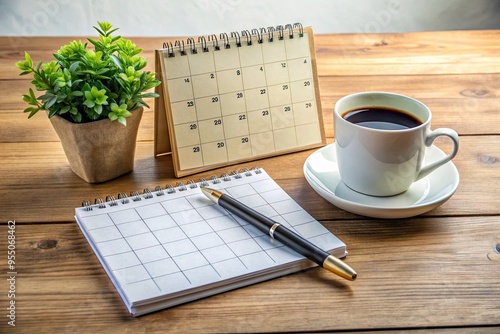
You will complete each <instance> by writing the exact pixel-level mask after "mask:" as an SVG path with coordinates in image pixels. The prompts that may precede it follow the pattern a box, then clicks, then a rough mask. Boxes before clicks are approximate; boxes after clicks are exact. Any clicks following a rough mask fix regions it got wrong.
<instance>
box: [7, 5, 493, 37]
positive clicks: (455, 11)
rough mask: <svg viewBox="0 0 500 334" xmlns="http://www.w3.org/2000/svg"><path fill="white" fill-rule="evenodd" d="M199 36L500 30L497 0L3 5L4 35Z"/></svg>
mask: <svg viewBox="0 0 500 334" xmlns="http://www.w3.org/2000/svg"><path fill="white" fill-rule="evenodd" d="M96 21H109V22H111V23H112V24H113V25H114V26H115V27H119V28H120V34H121V35H123V36H199V35H209V34H212V33H217V34H218V33H220V32H230V31H241V30H243V29H252V28H255V27H268V26H276V25H278V24H282V25H284V24H287V23H294V22H301V23H302V24H303V25H304V26H309V25H310V26H312V27H313V28H314V31H315V33H329V32H341V33H344V32H363V33H370V32H405V31H422V30H457V29H498V28H500V1H498V0H302V1H299V0H274V1H264V0H175V1H174V0H0V23H1V24H0V36H17V37H21V36H57V35H61V36H65V35H68V36H88V35H95V32H94V30H93V29H92V26H93V25H95V24H96Z"/></svg>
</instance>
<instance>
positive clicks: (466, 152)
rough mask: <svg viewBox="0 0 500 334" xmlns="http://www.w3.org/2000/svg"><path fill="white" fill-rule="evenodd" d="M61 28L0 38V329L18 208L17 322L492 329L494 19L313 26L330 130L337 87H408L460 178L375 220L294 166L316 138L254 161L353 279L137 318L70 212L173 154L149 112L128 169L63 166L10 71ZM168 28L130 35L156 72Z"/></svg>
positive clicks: (499, 259) (161, 179)
mask: <svg viewBox="0 0 500 334" xmlns="http://www.w3.org/2000/svg"><path fill="white" fill-rule="evenodd" d="M70 40H72V39H70V38H23V37H20V38H6V37H3V38H0V50H1V51H0V54H1V56H0V92H1V97H0V112H1V117H2V120H1V122H0V175H1V176H0V198H1V199H0V206H1V210H0V223H1V238H0V251H1V253H2V257H1V260H0V268H2V269H1V272H0V278H1V279H0V281H1V282H2V283H1V284H0V295H1V296H2V297H1V307H0V316H1V317H0V319H1V320H0V321H1V324H0V331H1V332H3V331H4V330H5V329H6V328H8V329H11V328H10V326H8V325H7V321H8V318H7V315H8V312H9V311H8V310H6V307H8V300H7V298H6V295H7V293H8V291H9V286H8V285H7V284H6V281H7V279H8V278H9V275H8V274H7V272H8V271H9V269H8V267H7V256H6V253H7V250H8V244H7V238H8V222H9V221H14V220H15V238H16V239H15V247H16V248H15V252H16V254H15V255H16V263H15V270H16V271H17V275H15V276H16V277H15V305H16V322H15V324H16V328H15V329H16V330H18V332H20V333H21V332H22V333H28V332H30V333H34V332H40V333H48V332H52V333H66V332H69V333H77V332H87V333H89V332H92V333H101V332H105V331H107V332H120V333H146V332H148V333H149V332H155V331H158V332H169V331H172V332H182V333H188V332H292V331H298V332H305V331H306V332H307V331H311V332H317V331H340V332H341V331H350V332H365V331H372V330H383V331H384V332H399V331H403V330H405V331H406V332H414V333H416V332H418V333H420V332H422V331H419V329H426V330H425V331H423V332H432V331H434V330H440V329H448V330H447V331H445V332H449V333H476V332H477V333H478V332H481V333H485V332H487V333H498V332H499V330H500V190H499V186H500V145H499V144H500V125H499V124H500V110H499V109H500V44H499V42H498V41H499V40H500V31H467V32H466V31H456V32H423V33H407V34H366V35H365V34H354V35H351V34H346V35H317V36H315V42H316V47H317V58H318V72H319V76H320V78H319V83H320V91H321V98H322V104H323V115H324V120H325V127H326V133H327V136H328V142H329V143H331V142H333V127H332V108H333V104H334V103H335V101H336V100H337V99H338V98H340V97H341V96H343V95H346V94H349V93H353V92H358V91H365V90H382V91H392V92H397V93H402V94H406V95H410V96H412V97H415V98H417V99H420V100H421V101H423V102H424V103H426V104H427V105H428V106H429V107H430V108H431V109H432V110H433V112H434V119H433V127H434V128H437V127H452V128H454V129H456V130H457V132H458V133H459V134H460V136H461V148H460V152H459V154H458V156H457V157H456V158H455V159H454V163H455V165H456V166H457V168H458V170H459V173H460V177H461V180H460V185H459V188H458V190H457V192H456V193H455V195H454V196H453V197H452V198H451V199H450V200H449V201H448V202H446V203H445V204H444V205H442V206H441V207H439V208H437V209H435V210H433V211H431V212H428V213H426V214H424V215H422V216H419V217H414V218H409V219H401V220H381V219H370V218H366V217H361V216H357V215H354V214H351V213H349V212H345V211H343V210H341V209H338V208H336V207H335V206H333V205H332V204H330V203H328V202H327V201H325V200H323V199H322V198H321V197H320V196H319V195H317V194H316V193H315V191H314V190H313V189H312V188H311V187H310V186H309V185H308V183H307V182H306V180H305V179H304V176H303V174H302V167H303V164H304V161H305V159H306V158H307V157H308V156H309V155H310V154H311V153H312V152H313V151H312V150H311V151H305V152H300V153H296V154H290V155H285V156H281V157H275V158H270V159H265V160H261V161H258V162H256V163H255V164H256V165H259V166H261V167H263V168H265V169H266V171H267V172H268V173H269V174H270V175H271V176H272V177H273V178H275V179H276V181H277V182H278V183H279V184H280V185H281V186H282V187H283V188H284V189H285V190H286V191H287V192H288V193H289V194H290V195H291V196H292V197H293V198H294V199H295V200H296V201H298V202H299V203H300V204H301V205H302V206H303V207H304V208H305V209H306V210H307V211H309V212H310V213H311V214H312V215H313V216H314V217H315V218H316V219H318V220H320V221H321V222H322V223H323V224H324V225H325V226H326V227H327V228H328V229H329V230H331V231H332V232H333V233H335V234H336V235H337V236H338V237H340V238H341V239H342V240H343V241H344V242H345V243H346V244H347V246H348V251H349V255H348V257H347V259H346V261H347V262H348V263H349V264H350V265H352V266H353V267H354V268H355V269H356V270H357V271H358V273H359V277H358V279H357V280H356V281H354V282H348V281H345V280H342V279H340V278H338V277H336V276H334V275H332V274H330V273H329V272H327V271H326V270H323V269H320V268H314V269H310V270H306V271H302V272H299V273H296V274H292V275H288V276H285V277H282V278H279V279H274V280H271V281H267V282H264V283H260V284H256V285H253V286H249V287H246V288H241V289H238V290H234V291H230V292H227V293H223V294H219V295H216V296H213V297H209V298H206V299H203V300H199V301H194V302H191V303H188V304H184V305H180V306H177V307H173V308H170V309H166V310H163V311H160V312H156V313H154V314H150V315H146V316H143V317H139V318H133V317H132V316H130V315H129V314H128V312H127V310H126V308H125V306H124V304H123V303H122V301H121V299H120V297H119V295H118V293H117V292H116V290H115V289H114V287H113V285H112V283H111V281H110V280H109V278H108V276H107V275H106V273H105V272H104V270H103V268H102V267H101V265H100V263H99V261H98V260H97V258H96V257H95V255H94V253H93V252H92V250H91V248H90V246H89V245H88V243H87V241H86V240H85V238H84V237H83V235H82V233H81V232H80V230H79V228H78V226H77V224H76V223H75V221H74V218H73V214H74V208H75V207H77V206H79V205H80V204H81V202H82V200H83V199H93V198H94V197H105V196H106V195H108V194H113V195H116V194H117V193H119V192H122V191H127V192H129V191H132V190H138V191H142V189H144V188H154V187H155V186H156V185H162V186H165V185H166V184H172V183H175V182H176V181H178V180H176V179H175V178H174V177H173V172H172V166H171V158H170V157H169V156H167V157H160V158H155V157H154V156H153V141H152V139H153V112H152V111H147V112H146V113H145V116H144V117H143V121H142V123H141V128H140V133H139V139H138V140H139V142H138V147H137V154H136V165H135V170H134V172H132V173H130V174H128V175H126V176H123V177H120V178H118V179H116V180H113V181H110V182H107V183H104V184H97V185H92V184H87V183H85V182H84V181H82V180H81V179H79V178H78V177H77V176H75V175H74V174H73V173H72V171H71V170H70V168H69V165H68V163H67V161H66V158H65V156H64V153H63V151H62V148H61V145H60V143H59V141H58V138H57V136H56V134H55V132H54V130H53V129H52V127H51V125H50V122H49V121H48V120H47V118H46V117H45V115H44V114H43V113H40V114H39V115H37V116H35V117H34V118H33V119H30V120H27V119H26V115H24V114H23V113H22V112H21V110H22V109H24V107H25V106H24V103H23V102H22V101H21V99H20V96H21V94H23V93H24V92H25V91H27V88H28V86H29V81H28V80H27V79H26V78H25V77H22V78H20V77H18V70H17V69H16V68H15V66H14V63H15V62H16V61H18V60H21V59H22V58H23V52H24V50H26V51H28V52H30V53H31V55H32V57H33V58H34V59H43V60H49V59H51V54H52V52H54V51H55V50H57V49H58V47H59V46H60V45H62V44H65V43H67V42H69V41H70ZM163 41H164V40H163V39H161V38H136V39H134V42H136V43H137V44H138V45H139V46H140V47H143V48H144V49H145V52H146V53H145V55H146V56H147V57H148V58H149V61H150V63H149V65H148V66H149V67H150V69H151V70H154V69H153V66H154V52H153V50H154V49H155V48H159V47H161V45H162V42H163ZM443 145H444V147H446V144H445V143H443ZM248 165H249V164H243V165H242V166H236V168H241V167H244V166H248ZM224 171H227V168H222V169H219V170H215V171H210V172H205V173H201V174H199V175H195V176H193V178H194V179H198V178H199V177H208V176H210V175H213V174H215V175H220V174H222V172H224ZM188 179H190V178H184V179H182V180H183V181H186V180H188ZM9 300H10V299H9Z"/></svg>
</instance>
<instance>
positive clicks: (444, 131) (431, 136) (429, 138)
mask: <svg viewBox="0 0 500 334" xmlns="http://www.w3.org/2000/svg"><path fill="white" fill-rule="evenodd" d="M439 136H446V137H448V138H450V139H451V141H452V142H453V149H452V151H451V153H450V154H448V155H447V156H446V157H444V158H443V159H441V160H438V161H436V162H434V163H432V164H430V165H427V166H425V167H422V168H421V169H420V171H419V172H418V175H417V179H416V180H415V181H417V180H420V179H421V178H423V177H425V176H427V175H428V174H429V173H430V172H432V171H433V170H435V169H436V168H438V167H439V166H441V165H444V164H445V163H447V162H448V161H450V160H451V159H453V158H454V157H455V156H456V155H457V153H458V146H459V140H458V134H457V133H456V131H455V130H452V129H448V128H441V129H436V130H434V131H431V132H430V133H428V134H427V135H426V138H425V146H427V147H430V146H431V145H432V143H433V142H434V140H435V139H436V138H437V137H439Z"/></svg>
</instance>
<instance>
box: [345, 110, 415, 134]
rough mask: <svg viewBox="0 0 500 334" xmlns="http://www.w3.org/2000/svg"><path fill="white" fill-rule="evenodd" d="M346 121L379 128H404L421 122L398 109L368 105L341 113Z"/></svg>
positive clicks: (412, 126) (409, 127)
mask: <svg viewBox="0 0 500 334" xmlns="http://www.w3.org/2000/svg"><path fill="white" fill-rule="evenodd" d="M342 118H344V119H345V120H346V121H349V122H351V123H354V124H357V125H361V126H364V127H367V128H372V129H380V130H405V129H411V128H414V127H417V126H419V125H420V124H422V121H420V120H419V119H417V118H416V117H415V116H413V115H410V114H407V113H406V112H404V111H402V110H398V109H390V108H385V107H384V108H380V107H369V108H361V109H355V110H351V111H348V112H346V113H344V114H343V115H342Z"/></svg>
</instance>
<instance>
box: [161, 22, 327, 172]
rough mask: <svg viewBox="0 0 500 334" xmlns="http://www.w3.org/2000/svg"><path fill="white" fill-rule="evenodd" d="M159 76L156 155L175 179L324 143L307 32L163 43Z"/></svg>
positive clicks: (288, 29) (295, 29) (286, 29)
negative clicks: (167, 160) (166, 158)
mask: <svg viewBox="0 0 500 334" xmlns="http://www.w3.org/2000/svg"><path fill="white" fill-rule="evenodd" d="M156 72H157V73H158V76H159V79H160V80H161V81H162V85H161V86H158V87H157V89H156V92H157V93H158V94H159V95H160V97H159V98H158V99H157V100H156V106H155V154H156V155H160V154H164V153H169V152H171V153H172V157H173V165H174V172H175V175H176V176H177V177H181V176H184V175H189V174H193V173H197V172H200V171H202V170H208V169H213V168H216V167H221V166H226V165H230V164H234V163H237V162H243V161H251V160H256V159H260V158H263V157H269V156H274V155H278V154H284V153H290V152H295V151H299V150H305V149H310V148H313V147H318V146H322V145H325V143H326V138H325V132H324V128H323V118H322V114H321V100H320V96H319V86H318V77H317V70H316V56H315V49H314V39H313V32H312V29H311V28H310V27H306V28H303V27H302V26H301V25H300V24H295V25H285V26H277V27H269V28H266V29H264V28H261V29H252V30H251V31H249V30H244V31H242V32H241V33H239V32H232V33H222V34H220V35H219V36H217V35H211V36H207V37H204V36H200V37H199V38H197V39H194V38H189V39H187V40H186V41H185V42H184V41H182V40H177V41H175V42H174V43H165V45H164V48H162V49H158V50H156Z"/></svg>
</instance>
